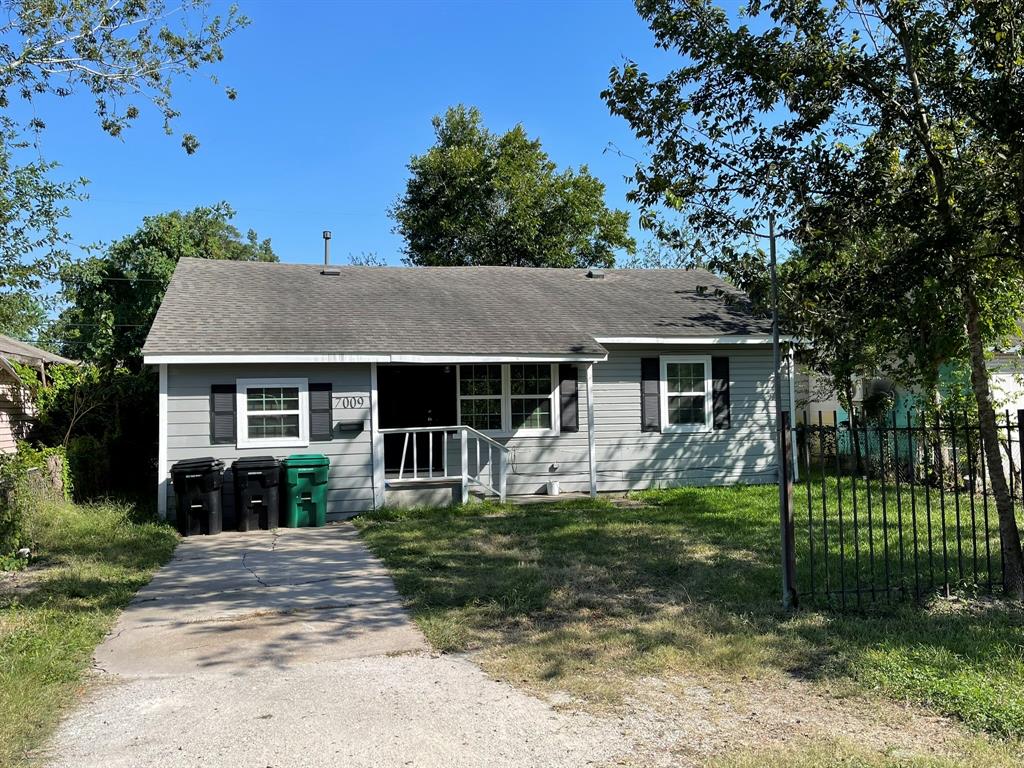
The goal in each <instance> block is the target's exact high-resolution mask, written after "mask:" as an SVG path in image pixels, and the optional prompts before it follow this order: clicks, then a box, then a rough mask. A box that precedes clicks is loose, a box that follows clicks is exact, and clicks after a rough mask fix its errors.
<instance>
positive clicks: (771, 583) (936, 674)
mask: <svg viewBox="0 0 1024 768" xmlns="http://www.w3.org/2000/svg"><path fill="white" fill-rule="evenodd" d="M799 491H800V489H799V488H798V493H799ZM776 499H777V490H776V488H775V487H773V486H760V487H757V486H755V487H736V488H703V489H697V488H684V489H675V490H666V491H656V492H650V493H646V494H642V495H640V496H639V497H638V499H637V500H636V506H626V507H614V506H612V505H611V504H609V503H605V502H601V501H596V502H592V501H589V500H588V501H582V502H581V501H575V502H565V503H557V504H538V505H533V506H526V507H511V506H510V507H497V506H490V505H472V506H468V507H464V508H456V509H441V510H419V511H393V510H384V511H381V512H378V513H375V514H370V515H366V516H364V517H362V518H359V519H358V520H357V525H358V526H359V527H360V529H361V531H362V535H363V537H364V538H365V540H366V542H367V543H368V544H369V545H370V547H371V548H372V549H373V550H374V551H375V552H376V553H377V554H378V555H379V556H380V557H381V558H382V559H383V560H384V561H385V562H386V563H387V565H388V566H389V567H390V569H391V571H392V573H393V575H394V577H395V579H396V583H397V585H398V588H399V589H400V590H401V592H402V593H403V594H404V595H405V596H406V597H407V598H408V600H409V603H410V605H411V608H412V610H413V612H414V615H415V618H416V621H417V622H418V624H419V626H420V627H421V628H422V629H423V631H424V632H425V634H426V635H427V637H428V639H429V640H430V642H431V643H432V644H433V645H434V646H435V647H436V648H438V649H440V650H442V651H462V650H475V651H479V653H478V658H479V659H480V660H481V663H482V664H483V665H484V666H485V668H487V669H488V670H489V671H491V672H492V673H493V674H495V675H496V676H499V677H502V678H503V679H507V680H511V681H516V682H521V683H523V684H526V685H528V686H536V687H539V688H544V687H550V688H552V689H559V690H567V691H570V692H572V693H574V694H577V695H580V696H582V697H584V698H587V699H590V700H591V701H597V702H600V701H604V702H612V703H613V702H614V701H615V700H616V697H617V696H619V695H621V691H622V690H623V680H629V679H634V680H636V679H641V678H643V677H644V676H648V675H660V676H667V677H670V676H672V675H692V674H693V673H694V672H695V671H698V672H701V673H707V674H713V675H723V676H727V677H732V678H734V679H735V678H741V677H743V676H749V677H755V678H756V677H759V676H771V675H779V676H783V677H787V678H788V677H791V676H796V677H798V678H800V679H804V680H811V681H821V682H824V683H825V684H827V686H828V687H829V689H830V690H834V691H844V690H849V691H850V692H851V693H858V692H860V693H863V692H874V693H880V694H882V695H883V697H889V698H891V699H895V700H909V701H913V702H917V703H920V704H922V705H925V706H926V707H930V708H931V709H933V710H935V711H937V712H940V713H943V714H947V715H951V716H953V717H956V718H959V719H961V720H962V721H963V722H964V723H966V724H967V725H968V726H969V727H970V728H972V729H975V730H977V731H979V732H987V733H989V734H994V735H996V736H999V737H1003V738H1009V739H1011V740H1016V739H1020V738H1021V737H1024V612H1022V611H1021V610H1020V609H1019V608H1017V607H1013V606H1009V605H1005V604H1002V603H999V602H996V601H990V600H972V601H966V600H964V601H934V602H933V603H931V604H929V605H927V606H924V607H922V606H919V605H916V604H913V603H911V604H904V605H900V606H896V607H894V608H887V609H885V610H877V611H861V612H830V611H820V610H812V609H804V610H801V611H799V612H796V613H795V614H786V613H784V612H783V611H782V610H781V608H780V606H779V591H780V586H779V579H780V577H779V569H778V565H777V563H778V550H779V528H778V512H777V506H776ZM851 764H852V763H851Z"/></svg>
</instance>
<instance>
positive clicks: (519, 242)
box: [391, 106, 636, 267]
mask: <svg viewBox="0 0 1024 768" xmlns="http://www.w3.org/2000/svg"><path fill="white" fill-rule="evenodd" d="M434 132H435V134H436V137H437V141H436V142H435V144H434V146H433V147H431V148H430V149H429V150H428V151H427V153H426V154H423V155H418V156H416V157H413V158H412V160H411V162H410V163H409V170H410V171H411V178H410V179H409V181H408V184H407V186H406V190H405V194H404V195H403V196H402V197H401V198H400V199H399V200H398V201H397V203H396V204H395V205H394V207H393V208H392V210H391V215H392V217H393V218H394V219H395V221H396V222H397V225H396V227H395V231H396V232H398V233H399V234H401V235H402V237H404V238H405V242H406V248H405V250H406V261H407V263H410V264H416V265H421V266H465V265H507V266H520V267H584V266H591V265H595V266H611V265H613V264H614V263H615V251H616V250H623V251H625V252H627V253H633V251H634V250H635V247H636V244H635V242H634V241H633V238H632V237H630V235H629V231H628V230H629V214H628V213H626V212H625V211H619V210H611V209H609V208H608V207H607V206H606V205H605V202H604V192H605V187H604V184H603V183H602V182H601V181H599V180H598V179H596V178H594V177H593V176H591V175H590V172H589V171H588V170H587V167H586V166H581V167H580V169H579V170H578V171H574V170H573V169H571V168H568V169H565V170H563V171H559V170H558V168H557V166H556V165H555V163H553V162H552V161H551V160H550V158H549V157H548V155H547V153H546V152H544V150H543V149H541V144H540V141H539V140H536V139H531V138H529V137H528V136H527V135H526V131H525V130H524V129H523V127H522V126H516V127H515V128H513V129H512V130H510V131H508V132H507V133H504V134H501V135H495V134H493V133H491V132H490V131H488V130H487V129H486V128H485V127H484V126H483V124H482V120H481V117H480V112H479V111H478V110H477V109H475V108H466V107H463V106H458V107H452V108H451V109H449V110H448V111H447V112H446V113H445V114H444V116H443V117H441V116H438V117H435V118H434Z"/></svg>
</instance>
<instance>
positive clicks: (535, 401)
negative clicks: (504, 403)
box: [509, 363, 554, 432]
mask: <svg viewBox="0 0 1024 768" xmlns="http://www.w3.org/2000/svg"><path fill="white" fill-rule="evenodd" d="M551 383H552V370H551V364H550V363H541V364H516V365H510V366H509V415H510V417H511V429H512V431H513V432H518V431H520V430H523V429H527V430H529V429H534V430H544V431H547V430H550V429H551V428H552V422H551V419H552V413H553V412H554V407H553V405H554V404H553V403H552V402H551V401H552V394H553V393H554V387H553V386H551Z"/></svg>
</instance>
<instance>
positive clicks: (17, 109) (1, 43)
mask: <svg viewBox="0 0 1024 768" xmlns="http://www.w3.org/2000/svg"><path fill="white" fill-rule="evenodd" d="M4 8H5V13H4V19H3V21H0V294H4V295H6V294H8V293H11V292H18V291H36V290H37V289H38V288H39V287H40V285H41V284H42V283H44V282H46V281H47V280H50V279H52V278H53V277H54V276H55V275H56V274H57V272H58V271H59V269H60V267H61V266H62V265H63V264H65V263H67V261H68V258H69V256H68V252H67V245H68V234H67V232H66V231H65V230H64V227H63V226H62V219H63V218H65V217H66V216H67V214H68V210H67V202H68V201H70V200H73V199H80V198H81V197H83V194H82V185H83V184H84V181H85V180H84V179H78V180H59V179H54V178H53V174H54V172H55V170H56V169H57V167H58V164H57V163H56V162H55V161H53V160H52V159H45V158H44V157H43V156H42V154H41V151H40V142H39V138H40V136H41V135H42V134H43V133H44V132H45V130H46V126H47V120H48V117H47V115H48V114H49V113H50V112H51V111H52V109H53V105H54V104H56V103H59V102H60V101H61V100H63V99H67V98H72V97H75V96H87V97H88V98H89V99H90V100H91V101H92V103H93V104H94V108H95V112H96V118H97V120H98V121H99V124H100V127H101V128H102V130H104V131H105V132H106V133H108V134H110V135H111V136H115V137H118V136H121V135H122V134H123V132H124V131H125V129H126V128H128V127H129V126H130V125H131V124H132V123H133V122H134V121H135V120H136V119H137V118H138V117H139V116H140V115H141V114H142V113H143V110H144V109H145V108H147V107H149V108H152V109H155V110H156V111H157V112H158V113H159V114H160V116H161V117H162V118H163V122H164V130H165V131H167V133H171V132H172V123H173V121H174V120H175V118H177V117H178V114H179V113H178V110H177V108H176V107H175V100H174V90H173V87H172V86H177V85H178V84H180V82H181V80H182V79H183V78H189V77H191V76H192V75H193V74H194V73H196V72H198V71H199V70H200V69H203V68H205V67H208V66H212V65H215V64H217V63H219V62H220V61H221V60H222V59H223V57H224V49H223V43H224V41H225V40H226V39H227V38H228V37H229V36H231V35H232V34H233V33H234V32H236V31H237V30H238V29H240V28H241V27H243V26H245V25H246V24H248V19H246V18H245V17H244V16H242V15H240V14H239V12H238V9H237V8H236V7H235V6H233V5H232V6H230V7H228V8H227V9H226V11H225V13H223V14H211V13H209V8H210V2H209V0H181V2H180V3H178V4H168V3H167V2H165V0H131V2H122V0H11V1H10V2H7V3H5V6H4ZM214 81H215V82H216V80H215V78H214ZM226 91H227V96H228V98H229V99H233V98H234V97H235V92H234V90H233V89H231V88H228V89H226ZM181 143H182V146H183V147H184V149H185V151H186V152H187V153H189V154H191V153H193V152H195V151H196V149H197V147H198V146H199V142H198V139H197V138H196V137H195V136H194V135H192V134H190V133H185V134H184V135H183V136H182V141H181Z"/></svg>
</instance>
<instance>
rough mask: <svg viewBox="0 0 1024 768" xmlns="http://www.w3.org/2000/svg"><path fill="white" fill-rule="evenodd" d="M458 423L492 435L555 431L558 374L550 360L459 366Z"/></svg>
mask: <svg viewBox="0 0 1024 768" xmlns="http://www.w3.org/2000/svg"><path fill="white" fill-rule="evenodd" d="M458 379H459V423H460V424H465V425H466V426H468V427H473V429H477V430H480V431H481V432H487V433H489V434H493V435H513V434H515V435H531V434H532V435H551V434H557V432H558V408H557V407H556V406H557V397H558V376H557V372H556V370H555V366H553V365H552V364H551V363H512V364H507V363H506V364H503V365H498V364H490V365H460V366H459V374H458Z"/></svg>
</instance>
